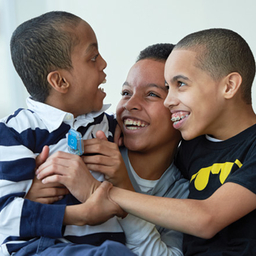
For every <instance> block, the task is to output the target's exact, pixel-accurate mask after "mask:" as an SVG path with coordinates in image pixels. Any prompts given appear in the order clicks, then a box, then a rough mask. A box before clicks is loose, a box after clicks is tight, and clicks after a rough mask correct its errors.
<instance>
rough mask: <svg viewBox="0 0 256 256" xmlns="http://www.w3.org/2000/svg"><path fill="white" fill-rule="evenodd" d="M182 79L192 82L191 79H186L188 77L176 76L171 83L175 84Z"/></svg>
mask: <svg viewBox="0 0 256 256" xmlns="http://www.w3.org/2000/svg"><path fill="white" fill-rule="evenodd" d="M180 79H182V80H186V81H190V80H189V78H188V77H186V76H183V75H177V76H174V77H173V78H172V79H171V82H172V83H174V82H176V81H178V80H180Z"/></svg>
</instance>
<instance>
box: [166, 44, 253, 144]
mask: <svg viewBox="0 0 256 256" xmlns="http://www.w3.org/2000/svg"><path fill="white" fill-rule="evenodd" d="M195 63H196V52H194V51H191V50H179V49H177V50H174V51H172V53H171V55H170V57H169V58H168V59H167V61H166V67H165V78H166V82H167V84H168V86H169V92H168V96H167V98H166V100H165V103H164V104H165V106H166V107H167V108H169V110H170V112H171V113H172V114H173V116H176V117H177V116H181V115H183V116H186V115H188V116H187V117H185V118H184V119H183V120H181V121H180V122H178V123H177V124H175V123H174V128H176V129H179V130H180V132H181V134H182V137H183V138H184V139H185V140H191V139H193V138H195V137H197V136H199V135H203V134H209V135H212V136H213V137H215V138H217V139H220V140H226V139H228V138H230V137H233V136H234V135H236V134H238V133H240V132H241V131H243V130H245V129H246V128H248V127H250V126H252V125H253V124H255V123H256V117H255V114H254V112H253V109H252V106H251V105H248V104H246V103H245V102H244V101H243V100H242V97H241V90H240V85H241V82H242V78H241V76H240V75H239V74H238V73H236V72H233V73H230V74H228V75H227V76H225V77H223V78H221V79H219V80H218V81H215V80H213V79H212V77H211V76H210V75H209V74H208V73H206V72H203V71H202V70H201V69H200V68H198V67H196V66H195ZM238 120H239V122H238Z"/></svg>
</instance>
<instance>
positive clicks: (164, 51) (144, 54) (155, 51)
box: [136, 43, 174, 62]
mask: <svg viewBox="0 0 256 256" xmlns="http://www.w3.org/2000/svg"><path fill="white" fill-rule="evenodd" d="M173 48H174V44H168V43H165V44H162V43H161V44H153V45H150V46H148V47H147V48H145V49H144V50H142V51H141V52H140V53H139V56H138V57H137V60H136V62H138V61H140V60H144V59H153V60H158V61H163V62H165V61H166V60H167V58H168V56H169V55H170V53H171V51H172V50H173Z"/></svg>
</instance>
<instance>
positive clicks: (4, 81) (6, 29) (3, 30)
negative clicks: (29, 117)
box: [0, 0, 256, 118]
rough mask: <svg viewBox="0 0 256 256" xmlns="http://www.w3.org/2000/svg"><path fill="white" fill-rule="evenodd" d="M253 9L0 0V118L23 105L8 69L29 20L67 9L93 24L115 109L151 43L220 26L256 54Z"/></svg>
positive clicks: (231, 3) (187, 2) (114, 0)
mask: <svg viewBox="0 0 256 256" xmlns="http://www.w3.org/2000/svg"><path fill="white" fill-rule="evenodd" d="M255 8H256V2H255V1H254V0H243V1H242V0H214V1H212V0H211V1H210V0H158V1H156V0H107V1H106V0H54V1H52V0H40V1H38V0H37V1H35V0H0V77H1V83H0V91H1V94H0V118H1V117H3V116H5V115H7V114H9V113H11V112H12V111H14V110H15V109H16V108H18V107H20V106H25V98H26V97H27V93H26V92H25V90H24V88H23V85H22V83H21V81H20V79H19V78H18V76H17V75H16V73H15V71H14V69H13V67H12V64H11V61H10V54H9V41H10V37H11V33H12V32H13V30H14V29H15V28H16V26H17V25H19V24H20V23H22V22H23V21H25V20H27V19H29V18H32V17H35V16H38V15H40V14H42V13H44V12H47V11H51V10H65V11H68V12H72V13H74V14H76V15H78V16H80V17H81V18H83V19H84V20H86V21H87V22H89V23H90V24H91V26H92V27H93V29H94V30H95V32H96V35H97V38H98V42H99V47H100V52H101V54H102V56H103V57H104V58H105V59H106V61H107V63H108V67H107V68H106V73H107V83H106V84H105V91H106V92H107V94H108V95H107V97H106V98H105V103H112V104H113V105H112V107H111V111H113V112H114V111H115V107H116V104H117V102H118V100H119V98H120V92H121V85H122V83H123V82H124V80H125V78H126V75H127V73H128V70H129V68H130V67H131V66H132V64H133V63H134V61H135V59H136V57H137V55H138V53H139V51H140V50H142V49H143V48H145V47H146V46H148V45H150V44H154V43H165V42H171V43H176V42H177V41H179V39H181V38H182V37H183V36H185V35H186V34H189V33H191V32H194V31H197V30H201V29H206V28H212V27H223V28H228V29H232V30H235V31H236V32H238V33H239V34H241V35H242V36H243V37H244V38H245V39H246V41H247V42H248V43H249V45H250V46H251V49H252V51H253V52H254V54H255V56H256V33H255V24H256V15H255ZM255 87H256V86H255V85H254V86H253V105H254V109H256V98H255V97H256V88H255Z"/></svg>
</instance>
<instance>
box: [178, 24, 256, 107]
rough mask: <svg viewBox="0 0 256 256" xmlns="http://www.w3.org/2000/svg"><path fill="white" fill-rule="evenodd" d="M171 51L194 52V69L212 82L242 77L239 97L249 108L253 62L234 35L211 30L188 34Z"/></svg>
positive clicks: (242, 40)
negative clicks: (187, 50) (198, 70)
mask: <svg viewBox="0 0 256 256" xmlns="http://www.w3.org/2000/svg"><path fill="white" fill-rule="evenodd" d="M175 49H191V50H196V51H197V61H198V62H197V67H198V68H200V69H202V70H204V71H206V72H208V73H209V75H210V76H211V77H212V78H213V79H214V80H219V79H221V78H223V77H224V76H226V75H228V74H230V73H232V72H237V73H239V74H240V75H241V77H242V84H241V88H242V97H243V100H244V101H245V102H246V103H247V104H251V87H252V83H253V79H254V76H255V60H254V57H253V54H252V51H251V49H250V47H249V45H248V44H247V42H246V41H245V40H244V39H243V38H242V37H241V36H240V35H239V34H237V33H236V32H234V31H232V30H228V29H221V28H214V29H208V30H202V31H199V32H195V33H192V34H190V35H188V36H186V37H184V38H183V39H182V40H180V41H179V42H178V43H177V45H176V46H175Z"/></svg>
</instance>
